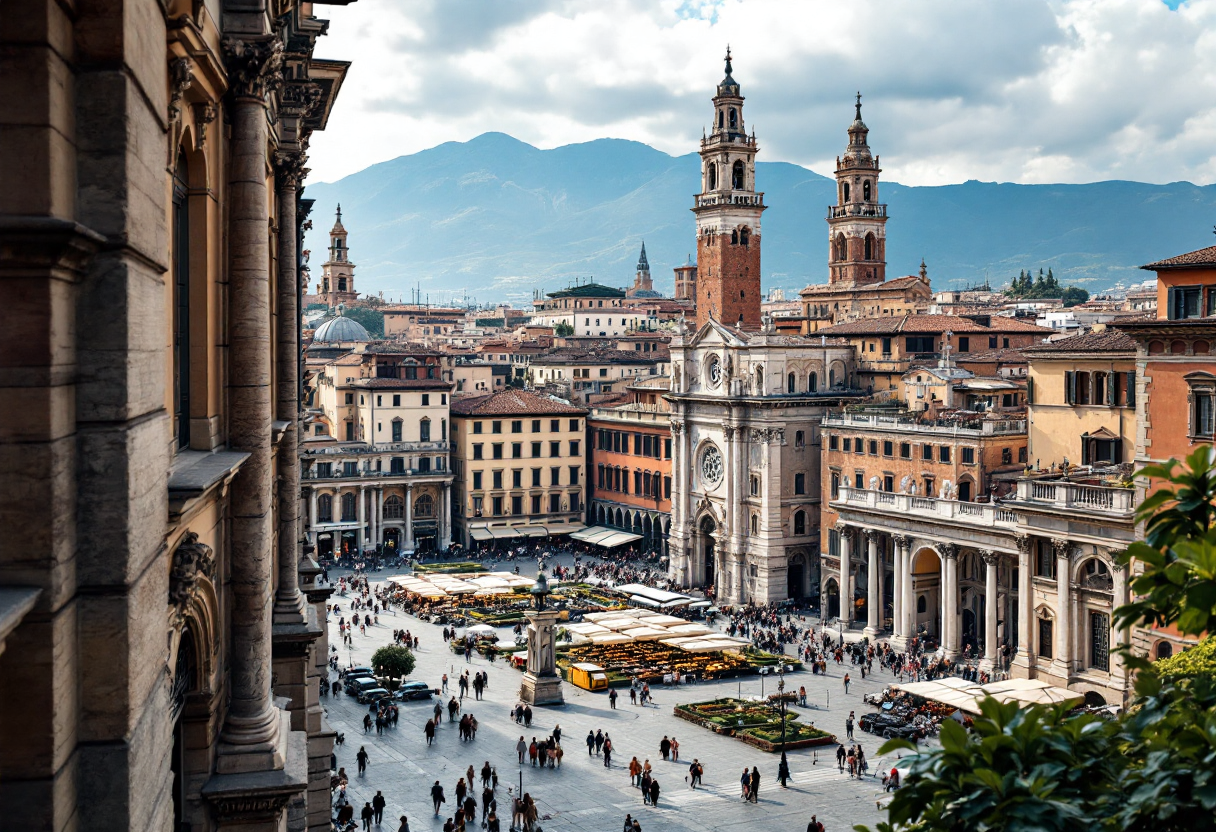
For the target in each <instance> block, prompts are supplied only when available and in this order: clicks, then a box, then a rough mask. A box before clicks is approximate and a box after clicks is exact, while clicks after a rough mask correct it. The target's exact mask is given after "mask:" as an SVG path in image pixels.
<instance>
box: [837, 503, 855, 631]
mask: <svg viewBox="0 0 1216 832" xmlns="http://www.w3.org/2000/svg"><path fill="white" fill-rule="evenodd" d="M836 529H837V531H839V532H840V578H839V581H840V629H841V630H845V629H847V628H848V626H849V625H850V624H851V623H852V622H853V591H852V589H851V588H850V587H849V560H850V559H851V558H852V557H853V551H852V550H853V535H852V531H851V529H850V528H849V527H848V526H847V525H845V524H844V523H837V524H836Z"/></svg>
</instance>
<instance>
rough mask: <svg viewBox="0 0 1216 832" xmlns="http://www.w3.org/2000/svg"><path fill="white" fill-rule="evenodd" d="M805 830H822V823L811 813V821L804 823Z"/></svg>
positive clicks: (816, 831)
mask: <svg viewBox="0 0 1216 832" xmlns="http://www.w3.org/2000/svg"><path fill="white" fill-rule="evenodd" d="M806 832H823V824H822V823H820V822H819V821H818V820H816V819H815V816H814V815H811V822H810V823H808V824H807V825H806Z"/></svg>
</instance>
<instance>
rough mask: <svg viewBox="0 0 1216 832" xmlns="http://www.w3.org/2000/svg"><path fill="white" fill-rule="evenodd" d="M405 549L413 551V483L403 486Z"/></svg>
mask: <svg viewBox="0 0 1216 832" xmlns="http://www.w3.org/2000/svg"><path fill="white" fill-rule="evenodd" d="M404 548H405V551H406V552H409V553H411V554H412V553H413V551H414V485H413V483H408V484H407V485H406V486H405V545H404Z"/></svg>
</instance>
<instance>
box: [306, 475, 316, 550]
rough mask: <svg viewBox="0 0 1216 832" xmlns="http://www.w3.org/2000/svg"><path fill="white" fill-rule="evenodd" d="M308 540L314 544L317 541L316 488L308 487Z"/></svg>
mask: <svg viewBox="0 0 1216 832" xmlns="http://www.w3.org/2000/svg"><path fill="white" fill-rule="evenodd" d="M308 540H309V542H310V543H312V544H314V545H316V542H317V489H316V487H315V486H313V487H310V488H309V489H308Z"/></svg>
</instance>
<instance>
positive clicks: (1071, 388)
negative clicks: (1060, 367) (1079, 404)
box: [1064, 370, 1077, 404]
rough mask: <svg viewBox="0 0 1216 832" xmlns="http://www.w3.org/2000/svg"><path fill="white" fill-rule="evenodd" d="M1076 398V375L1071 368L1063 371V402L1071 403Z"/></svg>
mask: <svg viewBox="0 0 1216 832" xmlns="http://www.w3.org/2000/svg"><path fill="white" fill-rule="evenodd" d="M1076 400H1077V376H1076V373H1074V372H1073V371H1072V370H1065V371H1064V404H1073V403H1074V402H1076Z"/></svg>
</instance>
